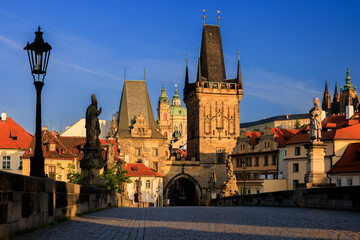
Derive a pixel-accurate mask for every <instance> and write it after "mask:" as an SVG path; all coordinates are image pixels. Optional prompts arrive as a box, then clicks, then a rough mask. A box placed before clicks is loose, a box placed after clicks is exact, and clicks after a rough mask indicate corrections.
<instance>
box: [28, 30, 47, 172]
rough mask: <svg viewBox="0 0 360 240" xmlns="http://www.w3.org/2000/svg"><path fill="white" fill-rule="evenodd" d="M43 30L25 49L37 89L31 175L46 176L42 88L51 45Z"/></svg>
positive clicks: (36, 33)
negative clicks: (42, 141)
mask: <svg viewBox="0 0 360 240" xmlns="http://www.w3.org/2000/svg"><path fill="white" fill-rule="evenodd" d="M42 35H43V32H41V31H40V26H39V28H38V31H37V32H35V40H34V42H32V43H29V42H28V43H27V45H26V47H24V50H27V53H28V57H29V63H30V70H31V74H32V76H33V78H34V85H35V89H36V132H35V140H36V142H35V150H34V156H32V157H31V158H30V176H34V177H45V172H44V161H45V160H44V156H43V151H42V147H41V90H42V88H43V86H44V79H45V76H46V70H47V65H48V62H49V57H50V51H51V46H50V44H48V43H47V42H44V39H43V37H42Z"/></svg>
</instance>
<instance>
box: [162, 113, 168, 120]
mask: <svg viewBox="0 0 360 240" xmlns="http://www.w3.org/2000/svg"><path fill="white" fill-rule="evenodd" d="M163 120H164V121H167V114H166V113H164V114H163Z"/></svg>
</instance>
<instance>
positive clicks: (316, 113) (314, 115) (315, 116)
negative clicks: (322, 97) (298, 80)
mask: <svg viewBox="0 0 360 240" xmlns="http://www.w3.org/2000/svg"><path fill="white" fill-rule="evenodd" d="M309 117H310V138H311V141H312V142H320V141H321V129H322V127H321V107H320V101H319V99H318V98H314V107H313V108H311V110H310V112H309Z"/></svg>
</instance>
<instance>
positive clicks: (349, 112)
mask: <svg viewBox="0 0 360 240" xmlns="http://www.w3.org/2000/svg"><path fill="white" fill-rule="evenodd" d="M352 115H354V106H353V105H347V106H346V119H350V118H351V117H352Z"/></svg>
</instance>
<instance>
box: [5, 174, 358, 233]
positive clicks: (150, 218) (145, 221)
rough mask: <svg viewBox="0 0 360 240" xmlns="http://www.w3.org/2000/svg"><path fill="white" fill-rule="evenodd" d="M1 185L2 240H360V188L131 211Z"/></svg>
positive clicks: (43, 183)
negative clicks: (15, 237)
mask: <svg viewBox="0 0 360 240" xmlns="http://www.w3.org/2000/svg"><path fill="white" fill-rule="evenodd" d="M0 182H1V184H0V239H2V238H6V237H9V236H14V235H15V234H18V233H24V232H26V231H28V230H33V229H38V228H41V227H44V226H48V227H46V228H42V229H38V230H36V231H34V232H31V233H28V234H23V235H20V236H19V237H18V239H189V238H190V239H239V238H241V239H307V238H309V239H360V225H359V224H358V223H359V221H360V211H359V210H360V186H353V187H338V188H335V187H330V188H319V189H315V188H314V189H299V190H293V191H282V192H273V193H262V194H254V195H247V196H236V197H228V198H223V199H215V200H213V201H212V207H201V206H198V207H196V206H195V207H160V208H153V207H149V205H148V204H147V203H142V204H141V206H142V207H141V208H134V207H133V205H132V201H130V200H129V199H127V198H125V197H123V196H122V195H120V194H117V193H115V192H112V191H109V190H106V189H102V188H97V187H91V186H82V185H77V184H71V183H66V182H59V181H54V180H52V179H46V178H36V177H29V176H23V175H17V174H11V173H6V172H2V171H1V172H0ZM105 208H109V209H106V210H103V209H105ZM318 208H326V209H318ZM97 210H101V211H97ZM92 211H96V212H93V213H89V212H92ZM86 213H88V214H86ZM83 214H85V215H83ZM76 215H77V216H78V217H75V218H72V219H71V220H69V221H65V222H62V223H60V224H58V225H55V226H49V224H50V225H51V223H54V222H57V221H59V220H61V219H66V218H69V217H74V216H76Z"/></svg>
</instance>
